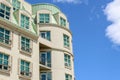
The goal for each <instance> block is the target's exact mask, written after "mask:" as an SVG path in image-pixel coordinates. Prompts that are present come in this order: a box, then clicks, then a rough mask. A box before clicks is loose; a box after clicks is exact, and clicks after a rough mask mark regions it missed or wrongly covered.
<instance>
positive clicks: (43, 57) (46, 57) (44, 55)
mask: <svg viewBox="0 0 120 80" xmlns="http://www.w3.org/2000/svg"><path fill="white" fill-rule="evenodd" d="M40 63H41V64H42V65H45V66H48V67H51V52H49V51H47V52H41V53H40Z"/></svg>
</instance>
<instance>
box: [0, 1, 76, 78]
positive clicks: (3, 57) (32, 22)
mask: <svg viewBox="0 0 120 80" xmlns="http://www.w3.org/2000/svg"><path fill="white" fill-rule="evenodd" d="M73 63H74V62H73V51H72V34H71V32H70V30H69V23H68V20H67V18H66V16H65V15H64V14H63V13H62V11H61V10H60V9H59V8H58V7H57V6H55V5H52V4H48V3H41V4H33V5H32V4H29V3H27V2H26V1H24V0H0V80H74V66H73Z"/></svg>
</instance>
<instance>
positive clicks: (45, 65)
mask: <svg viewBox="0 0 120 80" xmlns="http://www.w3.org/2000/svg"><path fill="white" fill-rule="evenodd" d="M40 69H41V70H50V69H51V64H49V63H48V62H47V58H40Z"/></svg>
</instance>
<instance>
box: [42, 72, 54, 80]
mask: <svg viewBox="0 0 120 80" xmlns="http://www.w3.org/2000/svg"><path fill="white" fill-rule="evenodd" d="M40 78H41V79H40V80H52V77H51V72H41V73H40Z"/></svg>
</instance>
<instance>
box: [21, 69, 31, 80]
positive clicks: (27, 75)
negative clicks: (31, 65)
mask: <svg viewBox="0 0 120 80" xmlns="http://www.w3.org/2000/svg"><path fill="white" fill-rule="evenodd" d="M19 77H20V78H24V79H26V80H27V79H31V77H32V73H31V72H26V71H20V76H19Z"/></svg>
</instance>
